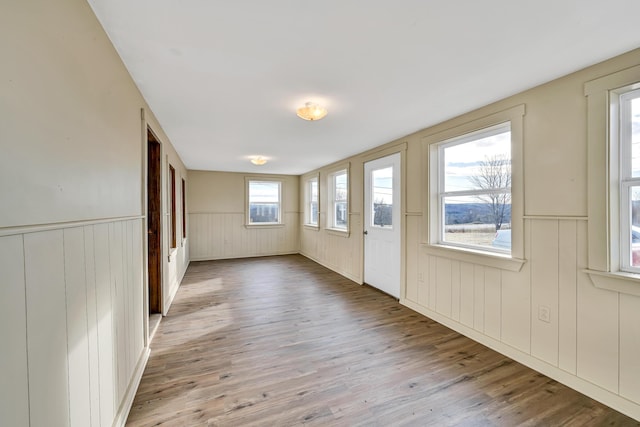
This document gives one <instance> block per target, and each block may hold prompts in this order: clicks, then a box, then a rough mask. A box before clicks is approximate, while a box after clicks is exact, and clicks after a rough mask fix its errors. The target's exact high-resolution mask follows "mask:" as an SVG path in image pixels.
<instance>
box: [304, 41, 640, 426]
mask: <svg viewBox="0 0 640 427" xmlns="http://www.w3.org/2000/svg"><path fill="white" fill-rule="evenodd" d="M638 64H640V50H635V51H632V52H629V53H627V54H625V55H622V56H620V57H617V58H614V59H611V60H609V61H606V62H604V63H601V64H598V65H596V66H593V67H590V68H588V69H585V70H582V71H579V72H577V73H574V74H571V75H569V76H566V77H564V78H561V79H558V80H556V81H553V82H550V83H548V84H545V85H542V86H539V87H536V88H533V89H531V90H528V91H526V92H523V93H521V94H518V95H515V96H512V97H510V98H507V99H504V100H501V101H499V102H496V103H494V104H491V105H488V106H486V107H483V108H480V109H478V110H476V111H473V112H470V113H468V114H465V115H463V116H460V117H457V118H455V119H452V120H450V121H447V122H444V123H441V124H439V125H437V126H433V127H431V128H428V129H424V130H422V131H420V132H417V133H415V134H412V135H408V136H407V137H404V138H401V139H399V140H397V141H393V142H391V143H389V144H387V145H386V146H383V147H381V149H387V151H388V150H391V151H393V150H394V148H391V147H394V146H396V147H402V144H403V143H406V147H407V151H406V156H405V162H404V164H403V167H404V170H405V173H406V180H405V186H404V188H405V192H406V193H405V196H406V199H405V200H406V205H405V212H404V217H405V233H404V250H405V257H404V269H405V270H404V279H405V283H404V289H403V293H402V298H401V303H402V304H405V305H407V306H409V307H411V308H413V309H414V310H416V311H418V312H421V313H423V314H425V315H427V316H429V317H431V318H433V319H435V320H437V321H439V322H441V323H443V324H445V325H447V326H449V327H451V328H453V329H455V330H457V331H459V332H461V333H463V334H465V335H467V336H469V337H471V338H473V339H475V340H477V341H479V342H482V343H484V344H485V345H488V346H490V347H492V348H494V349H497V350H498V351H500V352H502V353H504V354H506V355H508V356H510V357H512V358H514V359H516V360H518V361H520V362H522V363H524V364H526V365H529V366H531V367H533V368H535V369H537V370H539V371H541V372H543V373H545V374H547V375H549V376H551V377H553V378H556V379H558V380H560V381H562V382H564V383H565V384H568V385H570V386H571V387H574V388H576V389H578V390H580V391H582V392H584V393H586V394H588V395H590V396H592V397H594V398H596V399H599V400H601V401H603V402H604V403H606V404H608V405H610V406H612V407H614V408H616V409H618V410H620V411H622V412H625V413H626V414H628V415H631V416H632V417H634V418H636V419H640V373H639V372H640V366H639V365H638V360H640V359H639V358H638V354H640V329H639V328H638V326H637V325H638V322H639V321H640V319H639V318H638V313H640V297H638V296H637V295H639V294H640V292H639V291H638V289H637V286H638V285H637V284H635V283H630V284H628V286H631V289H633V291H632V292H617V291H611V290H605V289H600V288H597V287H595V286H594V285H593V283H592V282H591V280H590V278H589V276H588V275H587V274H586V273H585V269H586V268H587V262H588V261H587V250H586V248H587V244H588V237H589V236H588V231H587V224H588V220H589V218H588V211H587V200H588V197H597V196H598V195H590V194H589V192H588V188H587V174H588V170H587V168H588V163H587V134H586V132H587V101H586V98H585V95H584V85H585V83H586V82H587V81H589V80H592V79H595V78H598V77H601V76H604V75H607V74H610V73H614V72H616V71H619V70H622V69H626V68H629V67H632V66H635V65H638ZM521 104H524V106H525V115H524V117H523V125H524V136H523V138H524V141H523V143H524V146H523V163H524V171H523V180H524V194H523V195H522V196H523V200H524V211H523V212H524V217H523V219H522V222H523V224H522V226H523V230H524V233H523V234H524V235H523V238H524V247H523V250H524V260H525V262H524V265H523V266H522V268H521V269H520V270H519V271H511V270H509V269H502V268H497V267H496V266H490V265H487V264H484V263H482V262H475V261H472V260H470V259H468V258H466V257H464V256H461V255H457V254H456V253H455V252H451V253H444V252H441V251H440V252H439V251H437V250H434V249H433V248H431V247H430V246H429V245H427V244H425V242H424V241H423V238H422V236H423V234H422V231H423V229H424V227H426V225H427V220H428V218H427V216H426V212H423V198H424V197H425V196H426V194H427V189H428V186H429V182H428V178H427V176H428V174H427V173H426V171H427V169H426V168H427V162H426V156H425V155H424V153H423V151H422V141H423V138H425V137H427V136H430V135H434V134H436V133H438V132H442V131H444V130H447V129H451V128H454V127H456V126H460V125H463V124H465V123H468V122H470V121H473V120H478V119H481V118H483V117H486V116H488V115H491V114H494V113H496V112H500V111H504V110H507V109H509V108H511V107H515V106H517V105H521ZM372 156H375V154H372V153H371V152H367V153H363V154H361V155H358V156H354V157H350V158H348V159H345V160H344V161H343V162H348V163H349V164H350V165H351V185H350V191H351V197H352V198H351V201H352V205H351V208H350V209H351V213H352V216H351V217H350V218H352V228H351V235H350V236H349V237H348V238H344V237H342V238H340V237H335V236H334V235H333V234H331V233H330V232H329V231H327V230H324V229H323V228H322V227H321V228H320V229H319V230H312V229H306V228H304V227H302V228H301V230H302V231H301V243H300V246H301V252H302V253H303V254H304V255H306V256H308V257H310V258H312V259H314V260H316V261H318V262H320V263H322V264H324V265H326V266H328V267H330V268H332V269H334V270H335V271H337V272H339V273H341V274H343V275H345V276H347V277H349V278H351V279H353V280H354V281H356V282H362V259H363V255H362V247H363V242H362V225H361V222H360V221H359V218H360V216H361V213H362V191H363V187H362V171H363V166H362V165H363V162H364V161H365V160H367V159H369V158H370V157H372ZM603 161H605V159H603ZM330 169H331V166H328V167H324V168H320V169H319V170H318V171H310V172H309V174H307V175H305V176H303V177H302V180H301V182H304V179H305V177H306V176H310V175H313V174H315V173H318V172H319V173H320V176H321V180H320V182H321V184H322V183H323V182H324V181H323V179H324V178H323V176H325V175H326V173H327V172H328V171H329V170H330ZM321 192H322V193H323V194H322V196H321V200H325V198H326V185H325V186H324V188H323V187H322V185H321ZM302 194H303V191H301V197H303V195H302ZM602 203H603V204H604V203H606V201H605V200H602ZM325 207H326V203H325V204H324V206H323V207H321V211H324V210H325ZM322 224H323V223H322V222H321V225H322ZM589 244H602V245H606V242H593V241H591V242H589ZM540 306H544V307H548V308H549V309H550V311H551V319H550V322H548V323H547V322H543V321H541V320H539V318H538V309H539V307H540Z"/></svg>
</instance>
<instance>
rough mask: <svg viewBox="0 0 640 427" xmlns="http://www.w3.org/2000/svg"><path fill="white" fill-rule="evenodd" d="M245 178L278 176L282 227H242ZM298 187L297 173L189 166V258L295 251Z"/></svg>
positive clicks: (201, 258) (296, 247)
mask: <svg viewBox="0 0 640 427" xmlns="http://www.w3.org/2000/svg"><path fill="white" fill-rule="evenodd" d="M246 177H255V178H260V177H263V178H269V179H277V180H280V181H282V183H283V185H282V213H283V224H282V225H281V226H260V227H258V226H254V227H247V226H246V213H245V211H246V208H245V203H246V198H245V194H246V191H245V190H246V188H245V187H246V182H245V178H246ZM298 186H299V178H298V177H297V176H289V175H286V176H285V175H266V174H262V175H261V174H249V173H231V172H206V171H189V189H188V191H187V194H188V200H189V209H188V211H189V248H190V249H189V250H190V257H191V260H194V261H195V260H208V259H223V258H242V257H253V256H266V255H282V254H290V253H297V252H298V247H299V222H298V221H299V218H298V217H299V213H298Z"/></svg>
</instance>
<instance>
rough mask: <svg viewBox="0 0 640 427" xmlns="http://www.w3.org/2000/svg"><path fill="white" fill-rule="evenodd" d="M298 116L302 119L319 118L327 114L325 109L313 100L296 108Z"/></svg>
mask: <svg viewBox="0 0 640 427" xmlns="http://www.w3.org/2000/svg"><path fill="white" fill-rule="evenodd" d="M297 114H298V117H300V118H301V119H304V120H311V121H313V120H320V119H321V118H323V117H324V116H326V115H327V109H326V108H324V107H323V106H321V105H318V104H315V103H313V102H307V103H306V104H304V107H300V108H298V110H297Z"/></svg>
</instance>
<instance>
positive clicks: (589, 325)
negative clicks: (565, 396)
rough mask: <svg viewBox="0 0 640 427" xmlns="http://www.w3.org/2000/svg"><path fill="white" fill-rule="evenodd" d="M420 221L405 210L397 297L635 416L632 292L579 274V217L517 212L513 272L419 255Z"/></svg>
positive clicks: (636, 308)
mask: <svg viewBox="0 0 640 427" xmlns="http://www.w3.org/2000/svg"><path fill="white" fill-rule="evenodd" d="M421 222H422V216H420V215H408V216H407V254H408V255H407V258H406V261H407V266H406V267H407V289H406V300H404V301H402V302H403V303H404V304H405V305H407V306H409V307H411V308H413V309H415V310H417V311H419V312H421V313H423V314H425V315H427V316H429V317H432V318H434V319H435V320H437V321H439V322H441V323H444V324H446V325H447V326H449V327H451V328H453V329H456V330H458V331H459V332H461V333H464V334H465V335H468V336H470V337H471V338H474V339H476V340H478V341H480V342H482V343H484V344H486V345H488V346H490V347H493V348H496V349H497V350H498V351H501V352H503V353H505V354H507V355H509V356H510V357H513V358H514V359H516V360H518V361H520V362H522V363H524V364H527V365H529V366H532V367H533V368H534V369H538V370H540V371H542V372H543V373H545V374H547V375H549V376H551V377H554V378H556V379H559V380H560V381H562V382H564V383H565V384H568V385H570V386H571V387H574V388H576V389H578V390H579V391H582V392H583V393H585V394H587V395H590V396H591V397H593V398H595V399H598V400H600V401H602V402H604V403H605V404H607V405H609V406H611V407H613V408H616V409H618V410H620V411H621V412H624V413H626V414H628V415H630V416H632V417H634V418H636V419H640V356H639V355H640V297H637V296H633V295H627V294H621V293H618V292H613V291H609V290H603V289H598V288H596V287H594V286H593V284H592V283H591V281H590V279H589V276H588V275H587V274H585V273H584V272H583V270H584V269H585V268H586V262H587V223H586V221H584V220H581V219H571V218H566V219H565V218H555V219H554V218H544V219H535V218H529V219H526V220H525V227H524V229H525V259H526V260H527V262H526V263H525V264H524V266H523V268H522V270H521V271H520V272H511V271H504V270H499V269H495V268H491V267H486V266H482V265H474V264H470V263H466V262H461V261H457V260H455V259H449V258H443V257H439V256H433V255H430V254H428V253H426V251H425V250H424V249H422V248H421V247H420V244H419V241H418V237H416V236H420V226H421ZM414 253H415V254H416V255H414ZM541 307H542V308H543V309H548V310H549V312H550V318H549V319H548V321H544V320H541V319H540V318H539V310H540V308H541Z"/></svg>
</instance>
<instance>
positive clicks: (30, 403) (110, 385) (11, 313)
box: [0, 218, 148, 427]
mask: <svg viewBox="0 0 640 427" xmlns="http://www.w3.org/2000/svg"><path fill="white" fill-rule="evenodd" d="M142 223H143V220H142V219H140V218H133V219H124V220H121V219H118V220H113V221H105V222H102V223H91V224H88V225H74V226H68V227H62V226H59V227H58V228H55V227H52V226H47V227H46V229H43V231H38V229H37V228H36V229H34V230H30V231H28V232H23V233H21V234H15V235H8V234H10V233H8V232H5V233H4V234H5V235H4V236H2V237H0V272H1V273H0V280H1V285H0V334H1V339H2V351H1V352H0V376H1V378H2V379H3V380H2V384H1V385H0V414H2V422H3V425H7V426H29V425H30V426H78V427H87V426H90V427H96V426H100V427H106V426H112V425H123V424H124V421H125V419H126V415H127V412H128V409H129V405H130V404H131V402H132V398H133V395H134V393H135V389H136V387H137V384H138V381H139V379H140V377H141V375H142V370H143V369H144V365H145V363H146V358H147V357H148V352H147V351H146V350H145V348H144V339H143V333H144V328H143V320H144V304H143V266H142V253H143V252H142V250H143V248H142Z"/></svg>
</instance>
